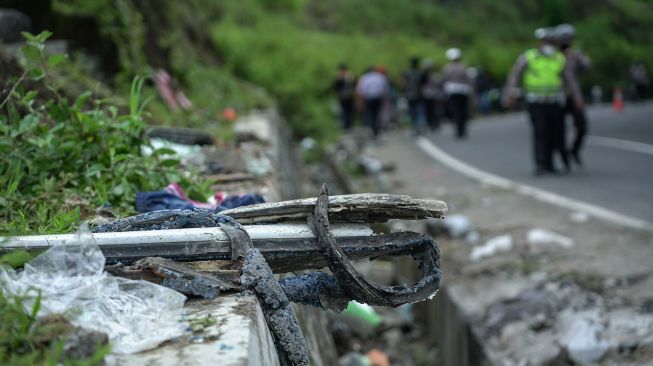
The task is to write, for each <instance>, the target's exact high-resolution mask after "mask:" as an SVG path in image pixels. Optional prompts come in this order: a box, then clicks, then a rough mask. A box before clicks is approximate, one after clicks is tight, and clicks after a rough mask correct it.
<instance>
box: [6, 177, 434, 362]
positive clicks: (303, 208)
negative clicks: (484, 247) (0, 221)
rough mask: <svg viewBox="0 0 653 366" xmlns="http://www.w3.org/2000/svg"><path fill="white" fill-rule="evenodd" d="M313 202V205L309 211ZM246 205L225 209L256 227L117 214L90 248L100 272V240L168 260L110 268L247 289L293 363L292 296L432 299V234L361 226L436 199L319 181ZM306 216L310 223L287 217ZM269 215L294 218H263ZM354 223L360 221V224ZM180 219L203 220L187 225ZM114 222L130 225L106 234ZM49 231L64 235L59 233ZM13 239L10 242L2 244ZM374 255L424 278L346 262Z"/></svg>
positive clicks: (177, 215) (222, 219)
mask: <svg viewBox="0 0 653 366" xmlns="http://www.w3.org/2000/svg"><path fill="white" fill-rule="evenodd" d="M311 204H312V210H310V211H309V210H308V209H309V208H311V206H310V205H311ZM247 208H248V206H244V207H240V208H237V209H233V210H230V212H231V213H232V214H235V215H234V216H236V217H239V218H240V221H246V222H250V223H257V225H251V226H247V227H246V226H241V225H240V224H238V223H236V222H235V221H234V220H233V219H232V218H231V217H228V216H223V215H220V214H213V213H211V212H209V211H206V210H199V209H195V210H176V211H156V212H151V213H147V214H142V215H138V216H135V217H132V218H128V219H122V220H117V221H114V222H112V223H110V224H108V225H106V226H105V227H100V228H98V229H97V231H98V232H99V233H98V234H96V238H98V240H100V239H102V240H106V242H105V243H104V244H102V245H101V246H95V247H94V248H96V250H97V252H98V253H99V255H100V257H101V258H102V265H101V266H100V270H101V269H102V268H101V267H103V265H104V256H102V253H101V252H100V248H103V249H105V251H106V253H107V255H109V256H111V255H118V257H119V258H120V259H121V260H127V261H128V262H129V261H132V263H133V260H134V259H136V258H138V257H139V256H141V258H142V256H144V255H145V256H147V254H148V253H152V252H154V253H160V254H162V255H163V256H164V257H168V259H165V258H145V259H141V260H140V261H138V262H136V263H135V264H134V265H133V266H131V267H121V266H114V267H112V272H113V273H123V274H125V275H127V276H131V277H133V276H134V275H135V273H134V271H138V270H140V271H145V272H148V271H149V272H150V275H149V276H145V275H144V276H143V277H142V278H147V279H148V280H152V281H154V282H156V283H161V284H162V285H164V286H168V287H171V288H173V289H175V290H177V291H180V292H182V293H185V294H188V295H192V296H201V297H205V298H216V297H217V296H218V295H219V293H220V292H221V291H234V290H247V289H249V290H251V291H253V292H254V293H256V295H257V297H258V298H259V300H260V303H261V306H262V308H263V310H264V315H265V318H266V321H267V323H268V326H269V328H270V329H271V331H272V333H273V335H274V340H275V344H276V346H277V350H278V351H279V352H280V355H281V358H282V360H285V361H286V362H287V363H288V364H290V365H308V363H309V358H308V352H307V347H306V341H305V340H304V337H303V335H302V331H301V329H300V328H299V325H298V324H297V321H296V319H295V316H294V313H293V311H292V308H291V307H290V301H293V302H298V303H303V304H308V305H312V306H315V307H319V308H322V309H331V310H334V311H337V312H340V311H342V310H343V309H345V307H346V306H347V303H349V302H350V301H351V300H356V301H357V302H359V303H365V304H368V305H376V306H391V307H397V306H400V305H403V304H410V303H414V302H418V301H423V300H426V299H429V298H432V297H433V296H434V295H435V293H436V292H437V290H438V288H439V283H440V278H441V272H440V252H439V249H438V247H437V246H436V244H435V242H434V241H433V239H432V238H430V237H428V236H425V235H421V234H417V233H411V232H396V233H391V234H386V235H372V231H371V230H370V229H369V226H367V225H369V224H371V223H373V222H377V221H387V220H389V219H406V218H409V219H414V218H424V217H434V216H435V217H440V216H442V215H443V214H444V212H445V211H446V205H445V204H444V203H443V202H440V201H431V200H416V199H412V198H411V197H409V196H393V195H387V194H361V195H346V196H334V197H329V196H328V192H327V188H326V185H324V186H323V187H322V190H321V192H320V195H319V197H318V198H317V199H313V200H311V199H305V200H294V201H285V202H278V203H273V204H259V205H254V206H249V209H247ZM238 210H240V211H238ZM239 215H240V216H239ZM329 216H333V218H334V220H333V221H336V222H347V224H334V225H333V226H331V225H330V217H329ZM243 217H244V218H246V219H244V218H243ZM306 220H307V221H308V227H307V226H306V224H297V223H292V222H293V221H295V222H297V221H299V222H302V221H303V222H306ZM270 221H273V222H287V221H291V223H282V224H278V223H277V224H262V223H265V222H270ZM351 222H357V223H360V222H364V223H365V225H362V224H356V225H354V224H351ZM187 227H200V228H202V227H206V228H202V229H200V231H197V230H196V232H194V231H192V230H194V229H188V228H187ZM361 227H362V228H361ZM173 228H174V229H180V230H176V231H174V232H172V231H168V232H165V233H162V232H157V231H142V230H153V229H160V230H166V229H173ZM307 228H308V229H307ZM116 230H120V231H132V232H123V233H115V232H111V231H116ZM133 230H141V231H138V232H133ZM100 232H101V233H100ZM250 233H251V235H250ZM343 234H344V235H343ZM352 234H354V235H353V236H352ZM55 237H56V236H55ZM52 239H53V240H55V241H56V240H61V236H59V237H58V238H54V237H53V238H52ZM17 240H18V243H19V244H23V247H25V246H28V247H29V246H30V245H31V247H32V249H34V248H37V247H40V246H43V245H44V244H43V241H45V243H46V245H50V242H49V239H48V236H43V237H38V236H36V237H20V238H17ZM219 243H224V244H223V245H222V244H219ZM18 246H20V245H18ZM18 246H17V245H16V244H11V245H10V246H9V248H15V247H18ZM56 248H60V247H59V246H57V247H54V249H56ZM76 248H80V246H77V247H76ZM111 253H114V254H111ZM264 254H265V255H264ZM381 255H389V256H406V255H410V256H411V257H413V259H414V260H415V261H417V262H418V268H419V269H420V271H421V276H422V278H421V279H419V280H418V281H417V283H416V284H415V285H413V286H405V285H396V286H384V285H376V284H374V283H372V282H370V281H368V280H367V279H366V278H364V277H363V276H362V275H361V274H360V273H359V272H358V271H357V270H356V269H355V268H354V266H353V265H352V263H351V262H350V259H351V258H375V257H378V256H381ZM350 256H351V258H350ZM115 259H116V258H115V257H114V260H115ZM171 259H182V260H186V261H194V260H206V259H228V260H230V261H231V262H232V267H231V268H229V269H222V268H220V269H216V270H215V271H211V272H210V273H209V272H206V271H199V270H196V269H193V268H191V267H190V266H188V265H185V264H183V263H179V262H175V261H174V260H171ZM325 265H326V266H328V267H329V269H330V270H331V273H333V275H331V274H327V273H324V272H309V273H303V274H300V275H296V276H293V277H287V278H284V279H283V280H281V281H278V280H277V279H276V278H275V277H274V272H273V268H274V269H275V271H277V272H290V271H293V270H300V269H301V270H306V269H311V268H322V267H324V266H325ZM234 269H236V270H238V269H239V270H240V277H239V278H238V277H236V276H234V272H235V271H234ZM222 272H224V273H222ZM236 273H237V271H236ZM125 281H130V280H125ZM152 286H155V285H152ZM179 296H182V295H179ZM182 297H183V296H182Z"/></svg>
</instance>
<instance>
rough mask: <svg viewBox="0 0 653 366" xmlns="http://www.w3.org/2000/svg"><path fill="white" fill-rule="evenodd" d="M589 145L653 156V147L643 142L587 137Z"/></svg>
mask: <svg viewBox="0 0 653 366" xmlns="http://www.w3.org/2000/svg"><path fill="white" fill-rule="evenodd" d="M587 144H588V145H592V146H600V147H609V148H613V149H620V150H627V151H633V152H637V153H642V154H647V155H653V145H650V144H645V143H643V142H637V141H630V140H622V139H615V138H612V137H603V136H594V135H588V136H587Z"/></svg>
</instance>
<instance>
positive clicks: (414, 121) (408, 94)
mask: <svg viewBox="0 0 653 366" xmlns="http://www.w3.org/2000/svg"><path fill="white" fill-rule="evenodd" d="M421 75H422V72H421V70H420V69H419V59H418V58H417V57H413V58H411V59H410V68H409V69H408V70H406V71H405V72H404V73H403V75H402V78H401V88H402V91H403V94H404V98H406V102H407V103H408V117H409V118H410V126H411V128H412V130H413V133H414V134H418V133H419V130H420V125H419V124H420V121H421V116H420V113H421V110H420V108H421V107H420V98H421V94H420V78H421Z"/></svg>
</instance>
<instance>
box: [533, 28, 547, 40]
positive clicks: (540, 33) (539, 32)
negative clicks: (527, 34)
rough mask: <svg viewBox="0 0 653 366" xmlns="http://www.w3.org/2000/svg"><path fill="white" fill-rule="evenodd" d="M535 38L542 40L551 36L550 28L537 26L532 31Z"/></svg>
mask: <svg viewBox="0 0 653 366" xmlns="http://www.w3.org/2000/svg"><path fill="white" fill-rule="evenodd" d="M533 35H534V36H535V39H539V40H544V39H547V38H550V37H551V28H537V29H536V30H535V32H534V33H533Z"/></svg>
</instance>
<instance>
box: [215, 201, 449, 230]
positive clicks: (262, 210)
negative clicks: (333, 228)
mask: <svg viewBox="0 0 653 366" xmlns="http://www.w3.org/2000/svg"><path fill="white" fill-rule="evenodd" d="M316 200H317V199H316V198H304V199H298V200H291V201H282V202H270V203H260V204H257V205H250V206H242V207H238V208H234V209H230V210H226V211H222V212H221V214H223V215H227V216H230V217H232V218H234V219H235V220H236V221H238V222H239V223H241V224H257V223H278V222H284V221H301V222H305V221H306V218H307V217H308V216H309V215H310V214H311V213H312V212H313V209H314V208H315V202H316ZM446 212H447V205H446V203H444V202H442V201H438V200H428V199H415V198H412V197H410V196H406V195H394V194H385V193H361V194H348V195H336V196H331V197H329V204H328V215H329V220H330V221H331V222H333V223H336V222H357V223H373V222H386V221H388V220H390V219H400V220H418V219H425V218H428V217H435V218H442V217H444V215H445V214H446Z"/></svg>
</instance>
